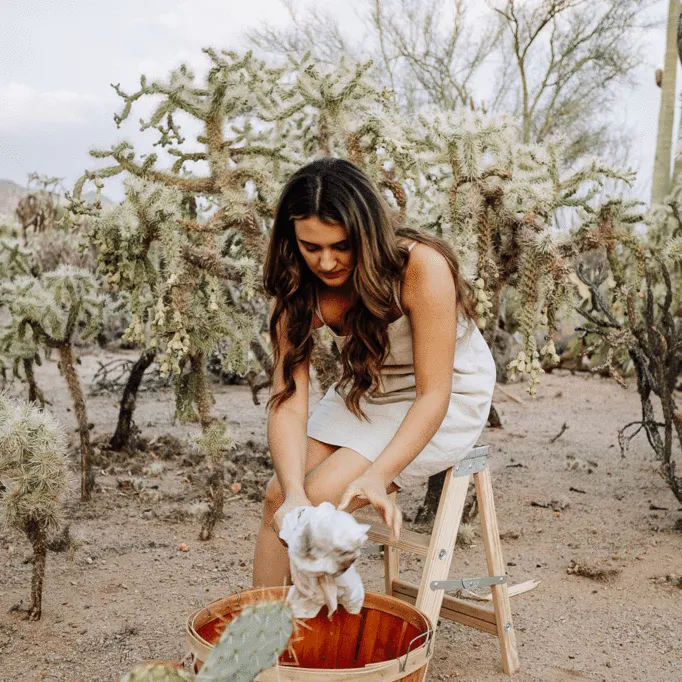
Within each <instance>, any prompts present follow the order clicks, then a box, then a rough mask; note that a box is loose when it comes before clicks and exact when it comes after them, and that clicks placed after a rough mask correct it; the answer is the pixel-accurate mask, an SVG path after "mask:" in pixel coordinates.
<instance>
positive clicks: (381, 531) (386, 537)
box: [355, 514, 431, 556]
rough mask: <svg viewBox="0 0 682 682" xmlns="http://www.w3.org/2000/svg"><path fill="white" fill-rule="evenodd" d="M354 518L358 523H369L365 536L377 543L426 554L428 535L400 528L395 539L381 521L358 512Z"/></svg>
mask: <svg viewBox="0 0 682 682" xmlns="http://www.w3.org/2000/svg"><path fill="white" fill-rule="evenodd" d="M355 518H356V520H357V521H358V522H359V523H369V524H371V526H372V527H371V528H370V529H369V530H368V531H367V537H368V538H369V539H370V540H371V541H372V542H375V543H376V544H378V545H388V546H389V547H397V548H398V549H403V550H405V551H406V552H412V554H416V555H418V556H426V555H427V553H428V551H429V542H430V541H431V536H429V535H426V534H424V533H415V532H414V531H412V530H402V531H400V539H399V540H396V539H395V538H394V537H393V534H392V533H391V532H390V531H389V529H388V528H387V527H386V526H385V525H384V523H383V521H380V522H379V523H373V521H372V519H369V518H367V517H362V516H360V515H359V514H356V515H355Z"/></svg>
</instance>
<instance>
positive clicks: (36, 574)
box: [26, 520, 47, 620]
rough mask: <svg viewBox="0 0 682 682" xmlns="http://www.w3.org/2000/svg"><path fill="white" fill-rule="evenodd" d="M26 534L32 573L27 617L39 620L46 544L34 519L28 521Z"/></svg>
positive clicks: (43, 535) (42, 533) (41, 530)
mask: <svg viewBox="0 0 682 682" xmlns="http://www.w3.org/2000/svg"><path fill="white" fill-rule="evenodd" d="M26 535H28V538H29V540H30V541H31V545H32V546H33V575H32V577H31V602H30V603H29V605H28V619H29V620H40V615H41V606H42V601H43V580H44V578H45V558H46V556H47V545H46V542H45V533H44V532H43V529H42V528H41V527H40V524H39V523H38V522H37V521H35V520H31V521H29V522H28V524H27V525H26Z"/></svg>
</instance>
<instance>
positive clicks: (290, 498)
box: [272, 493, 313, 537]
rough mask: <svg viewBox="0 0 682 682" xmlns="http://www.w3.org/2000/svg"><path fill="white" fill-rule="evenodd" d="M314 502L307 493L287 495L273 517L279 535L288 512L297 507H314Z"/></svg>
mask: <svg viewBox="0 0 682 682" xmlns="http://www.w3.org/2000/svg"><path fill="white" fill-rule="evenodd" d="M312 505H313V503H312V502H311V501H310V500H309V499H308V498H307V497H306V495H305V493H300V494H292V495H287V496H286V497H285V498H284V502H283V503H282V506H281V507H280V508H279V509H278V510H277V511H276V512H275V514H274V516H273V517H272V527H273V528H274V529H275V533H277V536H278V537H279V531H280V530H282V522H283V520H284V517H285V516H286V514H288V513H289V512H290V511H291V510H292V509H296V507H312Z"/></svg>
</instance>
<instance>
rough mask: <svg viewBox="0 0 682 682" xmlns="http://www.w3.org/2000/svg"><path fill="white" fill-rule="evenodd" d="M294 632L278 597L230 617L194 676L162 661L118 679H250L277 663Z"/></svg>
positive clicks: (288, 611) (225, 681) (236, 681)
mask: <svg viewBox="0 0 682 682" xmlns="http://www.w3.org/2000/svg"><path fill="white" fill-rule="evenodd" d="M293 632H294V618H293V615H292V613H291V608H290V607H289V606H288V605H287V604H285V603H284V602H281V601H274V602H264V603H261V604H256V605H255V606H248V607H246V608H245V609H244V610H243V611H242V612H241V613H240V614H239V615H238V616H237V617H236V618H234V619H233V620H231V621H230V622H229V623H228V624H227V625H226V626H225V630H224V631H223V633H222V635H221V636H220V640H219V641H218V643H217V644H216V645H215V646H214V647H213V648H212V649H211V653H210V654H209V655H208V658H207V660H206V661H204V664H203V666H202V667H201V670H200V671H199V673H198V674H197V675H196V677H194V678H191V677H188V676H185V675H184V674H183V673H181V672H180V671H178V670H175V669H173V668H170V667H168V666H165V665H159V664H151V665H142V666H138V667H137V668H135V670H133V672H131V673H128V674H127V675H125V676H124V677H122V678H121V682H181V681H182V680H192V679H194V682H252V681H253V680H254V679H255V678H256V676H257V675H258V673H260V672H261V671H263V670H265V669H266V668H270V667H272V666H274V665H276V663H277V659H278V658H279V656H280V654H282V653H283V652H284V651H285V650H286V649H287V647H288V645H289V640H290V639H291V635H292V634H293Z"/></svg>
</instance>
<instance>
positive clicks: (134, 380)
mask: <svg viewBox="0 0 682 682" xmlns="http://www.w3.org/2000/svg"><path fill="white" fill-rule="evenodd" d="M155 356H156V351H155V350H154V349H152V348H149V349H147V350H145V351H144V352H143V353H142V355H140V357H139V358H138V359H137V361H136V362H135V364H134V365H133V366H132V368H131V370H130V375H129V376H128V381H127V382H126V385H125V388H124V389H123V397H122V398H121V408H120V410H119V411H118V423H117V424H116V431H114V435H113V436H112V437H111V440H110V441H109V447H110V448H111V449H112V450H117V451H119V452H120V451H121V450H129V449H130V446H131V443H130V440H131V435H132V427H133V412H135V403H136V401H137V392H138V390H139V388H140V384H141V383H142V377H143V376H144V373H145V372H146V371H147V369H148V368H149V366H150V365H151V364H152V362H154V357H155Z"/></svg>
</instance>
